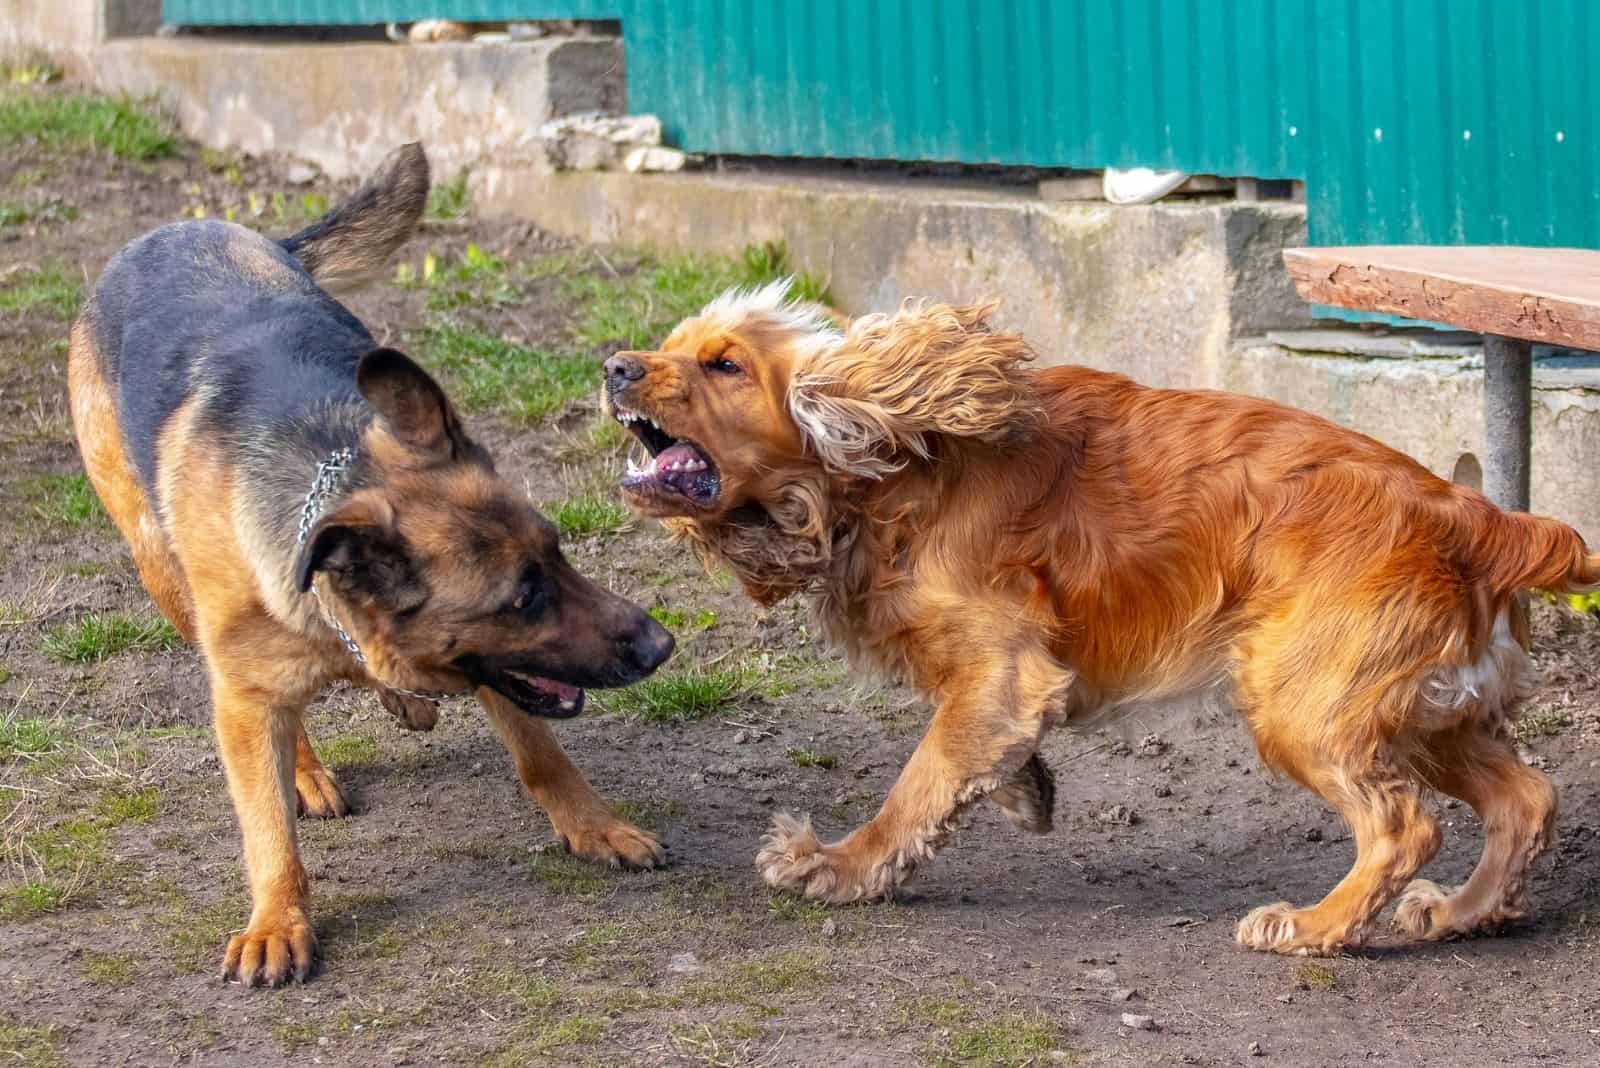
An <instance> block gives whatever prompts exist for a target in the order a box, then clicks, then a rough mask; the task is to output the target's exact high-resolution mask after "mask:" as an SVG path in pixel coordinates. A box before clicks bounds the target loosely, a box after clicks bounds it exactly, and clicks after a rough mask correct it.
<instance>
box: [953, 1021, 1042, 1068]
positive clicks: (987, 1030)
mask: <svg viewBox="0 0 1600 1068" xmlns="http://www.w3.org/2000/svg"><path fill="white" fill-rule="evenodd" d="M1059 1037H1060V1032H1059V1031H1058V1030H1057V1029H1056V1027H1055V1025H1054V1024H1053V1023H1051V1021H1050V1018H1049V1017H1047V1016H1045V1015H1044V1014H1043V1013H1038V1012H1010V1013H1006V1014H1005V1015H1004V1016H1000V1017H998V1018H996V1019H994V1020H989V1021H986V1022H983V1023H978V1024H969V1025H966V1026H963V1027H958V1028H956V1029H955V1030H954V1031H952V1032H951V1034H950V1040H949V1043H950V1044H949V1054H948V1056H946V1057H943V1058H941V1059H940V1060H941V1062H942V1063H944V1064H951V1065H971V1066H978V1068H1023V1066H1025V1065H1034V1064H1039V1063H1041V1062H1042V1061H1043V1060H1044V1058H1045V1056H1046V1055H1048V1054H1050V1053H1052V1052H1054V1051H1055V1049H1056V1048H1057V1042H1058V1040H1059Z"/></svg>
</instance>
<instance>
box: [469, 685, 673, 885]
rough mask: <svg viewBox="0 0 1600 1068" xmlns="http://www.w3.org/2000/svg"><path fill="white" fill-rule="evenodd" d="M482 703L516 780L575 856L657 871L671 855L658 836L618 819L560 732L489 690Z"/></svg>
mask: <svg viewBox="0 0 1600 1068" xmlns="http://www.w3.org/2000/svg"><path fill="white" fill-rule="evenodd" d="M478 702H479V703H480V704H481V705H483V708H484V711H486V712H487V713H488V714H489V723H490V724H491V725H492V726H493V727H494V732H495V734H497V735H499V736H500V741H501V742H502V743H504V745H505V747H506V749H507V751H509V752H510V753H511V760H512V762H513V763H514V764H516V767H517V776H518V777H519V778H520V779H521V780H522V784H523V785H524V786H526V787H527V788H528V792H529V793H531V794H532V795H533V797H534V800H535V801H537V802H539V805H540V806H541V807H542V808H543V809H544V811H545V814H546V815H548V816H549V817H550V824H551V826H553V827H554V828H555V831H556V834H557V835H559V836H560V838H561V841H562V843H563V844H564V845H565V846H566V847H567V849H569V850H570V851H571V852H573V853H575V854H577V855H578V856H581V857H588V858H589V859H590V860H599V861H604V862H606V863H608V864H610V865H611V866H612V867H630V868H655V867H659V866H661V865H663V864H665V863H666V861H667V851H666V849H665V848H664V847H663V846H662V845H661V843H660V841H658V840H657V839H656V836H655V835H653V834H651V833H649V832H648V831H644V830H641V829H640V828H638V827H635V826H634V825H633V824H631V823H629V822H628V821H627V820H625V819H623V818H621V817H620V816H618V815H617V814H616V813H615V812H613V811H612V809H611V806H610V805H608V804H606V802H605V799H604V798H602V797H601V796H600V795H599V794H598V793H596V792H595V789H594V787H592V786H590V785H589V782H588V780H586V779H585V778H584V777H583V773H582V772H580V771H579V770H578V769H577V768H576V767H574V766H573V764H572V761H570V760H568V759H567V754H566V753H564V752H563V751H562V749H561V743H560V742H558V741H556V736H555V732H554V731H552V730H551V729H550V725H549V724H548V723H547V722H546V721H545V720H542V719H538V718H536V717H534V716H530V715H528V714H527V713H526V712H524V711H522V710H521V709H520V708H517V707H516V706H515V705H513V704H511V703H510V702H509V701H507V700H506V699H505V698H503V697H501V696H500V695H499V694H497V693H495V692H494V691H493V690H490V689H488V688H487V687H485V688H483V689H480V690H479V691H478Z"/></svg>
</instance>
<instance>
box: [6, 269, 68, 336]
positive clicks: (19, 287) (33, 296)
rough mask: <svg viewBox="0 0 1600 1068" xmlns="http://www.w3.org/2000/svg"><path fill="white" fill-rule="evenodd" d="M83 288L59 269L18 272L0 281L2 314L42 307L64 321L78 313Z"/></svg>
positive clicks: (64, 271)
mask: <svg viewBox="0 0 1600 1068" xmlns="http://www.w3.org/2000/svg"><path fill="white" fill-rule="evenodd" d="M82 300H83V287H82V286H81V285H80V284H79V282H78V279H77V278H76V277H75V276H73V275H70V274H68V273H67V271H66V270H65V269H64V268H62V267H60V266H55V267H44V268H41V269H39V270H36V271H17V272H16V273H14V274H11V275H7V276H5V277H4V278H3V279H0V311H4V312H26V311H32V310H33V309H35V308H43V309H44V310H46V311H48V312H50V313H51V314H52V315H54V316H55V317H56V318H57V319H60V320H61V321H63V322H66V321H67V320H70V319H71V318H72V317H73V316H74V315H77V314H78V305H79V303H81V302H82Z"/></svg>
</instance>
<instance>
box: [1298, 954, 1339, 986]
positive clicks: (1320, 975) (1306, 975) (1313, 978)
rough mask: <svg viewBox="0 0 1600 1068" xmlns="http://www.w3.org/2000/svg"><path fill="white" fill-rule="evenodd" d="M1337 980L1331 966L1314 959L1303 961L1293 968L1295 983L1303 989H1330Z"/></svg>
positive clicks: (1337, 977)
mask: <svg viewBox="0 0 1600 1068" xmlns="http://www.w3.org/2000/svg"><path fill="white" fill-rule="evenodd" d="M1338 981H1339V976H1338V974H1337V973H1335V972H1334V970H1333V969H1332V968H1330V967H1328V966H1327V965H1326V964H1322V963H1319V962H1317V961H1314V960H1308V961H1305V962H1304V963H1302V964H1301V965H1300V966H1299V967H1297V968H1296V969H1295V970H1294V982H1295V985H1296V986H1298V987H1300V988H1301V989H1303V990H1332V989H1333V987H1334V985H1335V984H1336V983H1338Z"/></svg>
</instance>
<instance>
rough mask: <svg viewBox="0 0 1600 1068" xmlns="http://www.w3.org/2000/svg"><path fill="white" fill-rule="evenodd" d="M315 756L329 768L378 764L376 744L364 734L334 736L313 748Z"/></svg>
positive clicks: (378, 754)
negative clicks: (315, 752)
mask: <svg viewBox="0 0 1600 1068" xmlns="http://www.w3.org/2000/svg"><path fill="white" fill-rule="evenodd" d="M314 748H315V749H316V751H317V756H318V757H320V758H321V759H322V762H323V763H324V764H326V765H327V766H328V767H330V768H357V767H362V768H364V767H371V766H372V765H374V764H376V763H377V762H378V759H379V756H380V753H379V750H378V743H377V742H376V741H375V740H373V739H372V738H370V737H368V736H367V735H365V734H335V735H334V736H333V737H331V738H324V739H323V740H322V741H320V742H317V743H316V745H315V747H314Z"/></svg>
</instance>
